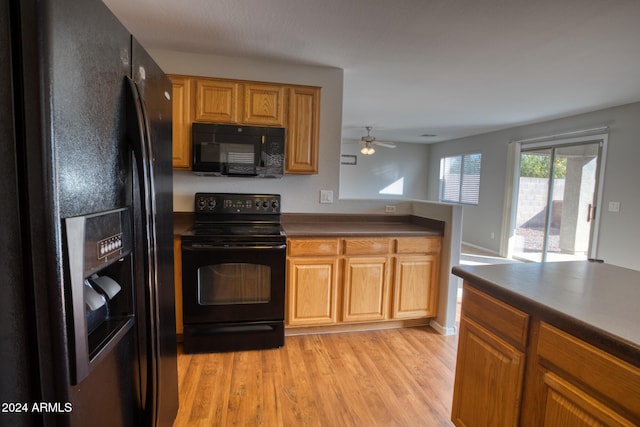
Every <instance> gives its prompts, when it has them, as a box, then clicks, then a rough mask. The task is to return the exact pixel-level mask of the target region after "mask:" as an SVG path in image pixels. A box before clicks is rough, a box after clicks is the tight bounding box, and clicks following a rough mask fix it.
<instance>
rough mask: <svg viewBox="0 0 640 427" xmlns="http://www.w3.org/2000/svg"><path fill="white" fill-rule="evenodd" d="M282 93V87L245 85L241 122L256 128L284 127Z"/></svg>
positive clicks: (255, 84) (283, 90) (283, 88)
mask: <svg viewBox="0 0 640 427" xmlns="http://www.w3.org/2000/svg"><path fill="white" fill-rule="evenodd" d="M284 92H285V87H284V86H279V85H267V84H259V83H245V84H244V115H243V116H242V122H243V123H246V124H249V125H258V126H278V127H282V126H284Z"/></svg>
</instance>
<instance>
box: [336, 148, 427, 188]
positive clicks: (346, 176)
mask: <svg viewBox="0 0 640 427" xmlns="http://www.w3.org/2000/svg"><path fill="white" fill-rule="evenodd" d="M360 148H361V146H360V144H357V143H343V144H342V154H346V155H355V156H357V164H356V165H355V166H353V165H342V164H341V165H340V198H343V199H375V198H394V197H396V198H397V197H406V198H409V199H419V200H425V199H426V198H427V180H428V178H429V177H428V174H427V167H426V166H427V164H428V161H429V146H428V145H423V144H397V146H396V148H385V147H375V148H376V152H375V154H373V155H370V156H365V155H363V154H361V153H360ZM400 183H401V184H402V185H401V187H400V188H401V190H402V191H401V192H400V193H395V194H382V193H381V191H383V190H384V189H385V188H389V186H392V187H393V188H394V189H395V188H397V187H399V184H400Z"/></svg>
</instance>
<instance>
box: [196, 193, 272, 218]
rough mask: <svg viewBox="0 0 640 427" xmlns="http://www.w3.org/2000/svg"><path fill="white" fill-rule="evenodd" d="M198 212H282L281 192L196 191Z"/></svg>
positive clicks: (240, 213)
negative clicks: (235, 192)
mask: <svg viewBox="0 0 640 427" xmlns="http://www.w3.org/2000/svg"><path fill="white" fill-rule="evenodd" d="M195 212H196V213H197V214H212V215H214V214H236V215H243V214H280V195H279V194H231V193H196V196H195Z"/></svg>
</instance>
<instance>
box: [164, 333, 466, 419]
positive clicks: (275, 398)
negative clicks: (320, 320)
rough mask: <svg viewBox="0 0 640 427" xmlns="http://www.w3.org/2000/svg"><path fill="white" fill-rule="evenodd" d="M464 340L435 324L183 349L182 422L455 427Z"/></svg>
mask: <svg viewBox="0 0 640 427" xmlns="http://www.w3.org/2000/svg"><path fill="white" fill-rule="evenodd" d="M457 341H458V337H457V335H456V336H442V335H439V334H438V333H436V332H435V331H434V330H432V329H431V328H428V327H418V328H403V329H391V330H381V331H371V332H353V333H335V334H316V335H303V336H287V337H286V339H285V346H284V347H283V348H280V349H274V350H261V351H248V352H235V353H213V354H196V355H190V354H183V353H182V352H181V350H180V354H179V355H178V375H179V390H180V410H179V412H178V417H177V419H176V422H175V424H174V426H175V427H180V426H267V427H271V426H286V427H298V426H323V427H324V426H327V427H343V426H344V427H346V426H367V427H369V426H385V427H387V426H411V427H415V426H434V427H436V426H437V427H440V426H451V425H452V424H451V422H450V421H449V416H450V413H451V398H452V393H453V378H454V370H455V357H456V347H457Z"/></svg>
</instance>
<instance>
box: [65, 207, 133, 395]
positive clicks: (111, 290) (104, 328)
mask: <svg viewBox="0 0 640 427" xmlns="http://www.w3.org/2000/svg"><path fill="white" fill-rule="evenodd" d="M64 223H65V232H66V253H67V262H68V270H67V271H68V280H69V284H70V286H69V287H70V289H69V290H70V292H69V294H70V302H71V307H72V310H71V312H70V313H69V315H70V316H69V319H68V323H69V337H70V343H69V344H70V347H71V348H70V349H69V350H70V352H69V354H70V371H71V377H72V378H71V381H72V383H74V384H79V383H80V382H81V381H82V380H83V379H84V378H85V377H86V376H87V375H89V372H91V369H92V368H93V366H95V364H97V363H99V361H100V359H101V358H102V357H103V356H104V355H106V354H108V353H109V352H110V351H112V350H113V349H114V347H115V346H116V345H117V343H118V342H119V341H120V340H121V339H122V338H123V337H124V335H125V334H127V332H128V331H129V330H130V329H131V328H132V326H133V324H134V323H135V316H134V314H135V311H134V307H135V304H134V289H133V259H132V257H133V255H132V245H133V235H132V232H131V231H132V229H131V217H130V210H129V208H121V209H114V210H110V211H107V212H101V213H96V214H92V215H87V216H79V217H73V218H66V219H65V220H64Z"/></svg>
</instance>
